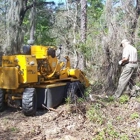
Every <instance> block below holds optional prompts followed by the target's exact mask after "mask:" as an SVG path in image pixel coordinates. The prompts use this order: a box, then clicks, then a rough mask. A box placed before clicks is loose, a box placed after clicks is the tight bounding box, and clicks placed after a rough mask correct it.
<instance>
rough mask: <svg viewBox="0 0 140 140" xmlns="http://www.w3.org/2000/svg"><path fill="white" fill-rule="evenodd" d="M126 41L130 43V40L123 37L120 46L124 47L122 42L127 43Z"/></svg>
mask: <svg viewBox="0 0 140 140" xmlns="http://www.w3.org/2000/svg"><path fill="white" fill-rule="evenodd" d="M125 43H127V44H130V42H129V41H128V40H127V39H123V40H122V42H121V44H120V46H121V47H122V44H125Z"/></svg>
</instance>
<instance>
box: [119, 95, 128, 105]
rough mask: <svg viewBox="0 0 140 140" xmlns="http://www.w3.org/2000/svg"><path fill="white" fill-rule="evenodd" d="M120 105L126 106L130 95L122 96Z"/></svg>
mask: <svg viewBox="0 0 140 140" xmlns="http://www.w3.org/2000/svg"><path fill="white" fill-rule="evenodd" d="M118 101H119V103H120V104H125V103H127V102H128V101H129V96H128V95H122V96H121V97H120V98H119V100H118Z"/></svg>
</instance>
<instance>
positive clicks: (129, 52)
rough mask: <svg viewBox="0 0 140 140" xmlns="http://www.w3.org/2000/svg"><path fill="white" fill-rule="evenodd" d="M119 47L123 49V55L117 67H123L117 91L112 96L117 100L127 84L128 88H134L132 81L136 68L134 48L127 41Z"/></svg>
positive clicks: (135, 51)
mask: <svg viewBox="0 0 140 140" xmlns="http://www.w3.org/2000/svg"><path fill="white" fill-rule="evenodd" d="M121 47H123V53H122V60H120V61H119V65H121V66H124V68H123V71H122V73H121V76H120V78H119V83H118V87H117V90H116V92H115V94H114V97H115V98H119V97H120V96H121V95H122V93H123V91H124V89H125V88H126V86H127V85H128V84H129V86H134V83H133V80H134V79H135V77H136V72H137V68H138V63H137V50H136V48H135V47H133V46H132V45H130V42H129V41H128V40H127V39H124V40H122V42H121ZM130 88H131V87H130Z"/></svg>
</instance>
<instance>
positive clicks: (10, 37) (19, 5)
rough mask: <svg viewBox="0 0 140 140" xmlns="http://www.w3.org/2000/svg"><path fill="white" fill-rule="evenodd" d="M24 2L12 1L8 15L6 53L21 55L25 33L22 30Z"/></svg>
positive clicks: (21, 0)
mask: <svg viewBox="0 0 140 140" xmlns="http://www.w3.org/2000/svg"><path fill="white" fill-rule="evenodd" d="M23 6H24V0H20V1H19V0H10V9H9V13H8V21H9V23H8V31H7V42H6V46H5V53H10V54H18V53H20V48H21V44H22V42H23V31H22V28H21V17H20V15H21V11H22V10H23Z"/></svg>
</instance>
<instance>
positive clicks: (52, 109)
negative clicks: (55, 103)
mask: <svg viewBox="0 0 140 140" xmlns="http://www.w3.org/2000/svg"><path fill="white" fill-rule="evenodd" d="M42 107H44V108H46V109H47V110H49V111H50V110H51V111H54V112H56V113H59V112H58V111H57V110H56V109H54V108H48V107H47V106H45V105H44V104H42Z"/></svg>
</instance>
